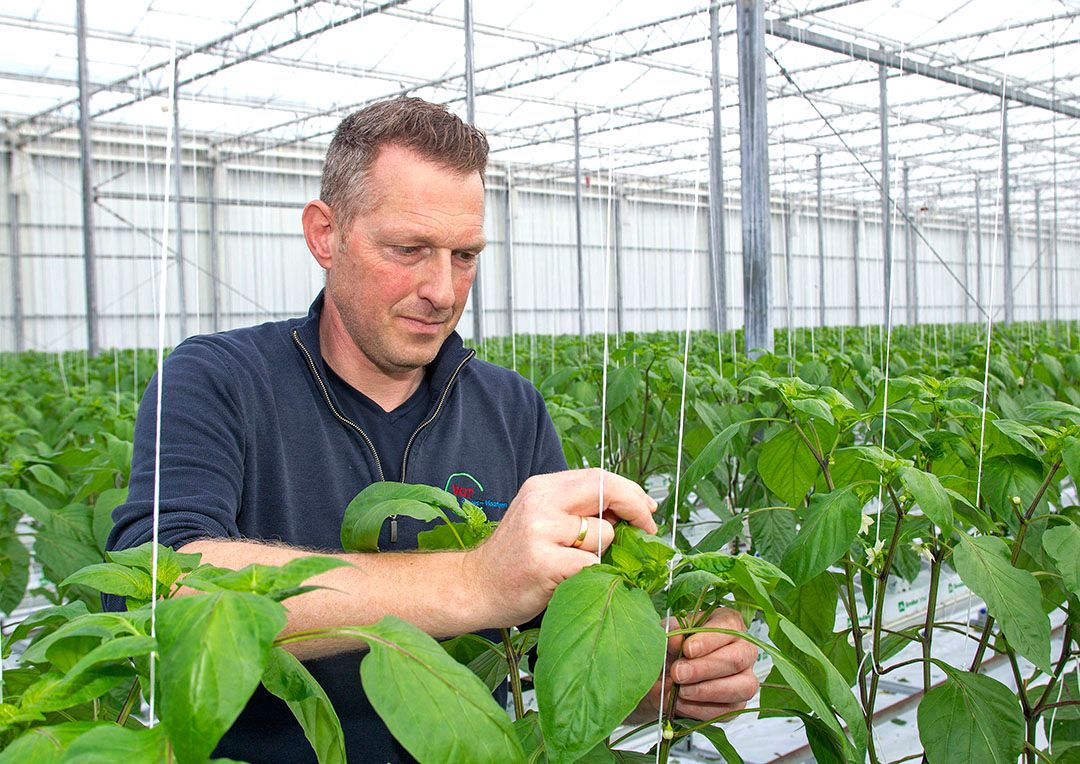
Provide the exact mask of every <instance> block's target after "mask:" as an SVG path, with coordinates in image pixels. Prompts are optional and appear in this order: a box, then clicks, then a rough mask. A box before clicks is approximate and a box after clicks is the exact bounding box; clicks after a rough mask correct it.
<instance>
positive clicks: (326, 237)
mask: <svg viewBox="0 0 1080 764" xmlns="http://www.w3.org/2000/svg"><path fill="white" fill-rule="evenodd" d="M300 219H301V221H302V222H303V226H304V241H306V242H307V246H308V249H309V250H311V254H312V256H313V257H314V258H315V261H316V262H317V263H318V264H319V266H320V267H321V268H322V269H323V270H326V271H328V270H330V266H331V265H333V261H334V255H335V254H336V253H337V242H338V238H339V235H340V232H339V230H338V224H337V219H336V218H335V217H334V212H333V210H331V209H330V208H329V207H328V206H327V205H326V202H323V201H322V200H320V199H315V200H314V201H311V202H308V203H307V206H305V207H304V212H303V214H302V215H301V216H300Z"/></svg>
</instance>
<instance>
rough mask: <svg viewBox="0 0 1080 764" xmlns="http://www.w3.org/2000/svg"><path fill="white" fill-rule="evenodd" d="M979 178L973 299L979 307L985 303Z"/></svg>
mask: <svg viewBox="0 0 1080 764" xmlns="http://www.w3.org/2000/svg"><path fill="white" fill-rule="evenodd" d="M979 194H980V189H979V176H978V175H976V176H975V297H976V299H978V301H979V307H980V308H981V307H983V306H984V305H985V304H986V302H985V300H984V299H983V247H982V245H983V240H982V201H981V199H980V197H979Z"/></svg>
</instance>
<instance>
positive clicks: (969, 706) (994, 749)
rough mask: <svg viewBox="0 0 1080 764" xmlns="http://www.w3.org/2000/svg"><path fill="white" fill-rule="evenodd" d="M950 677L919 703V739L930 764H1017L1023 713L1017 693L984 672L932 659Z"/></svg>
mask: <svg viewBox="0 0 1080 764" xmlns="http://www.w3.org/2000/svg"><path fill="white" fill-rule="evenodd" d="M935 663H937V664H938V665H939V666H940V667H941V668H942V669H943V670H944V671H945V673H946V674H947V675H948V676H947V677H946V679H945V682H944V683H943V684H942V685H941V686H940V687H935V688H934V689H932V690H930V692H928V693H926V696H925V697H924V698H923V699H922V701H921V702H920V703H919V711H918V720H919V740H920V741H922V744H923V748H924V749H925V751H926V758H927V761H928V762H929V763H930V764H958V763H960V762H970V764H983V762H992V764H1016V760H1017V758H1018V757H1019V756H1020V751H1021V749H1022V748H1023V745H1024V717H1023V714H1022V713H1021V710H1020V702H1019V701H1018V700H1017V698H1016V694H1015V693H1014V692H1013V691H1012V690H1010V689H1009V688H1008V687H1006V686H1005V685H1003V684H1001V683H1000V682H998V681H997V680H995V679H991V678H990V677H988V676H985V675H983V674H972V673H968V672H966V671H958V670H957V669H954V668H953V667H952V666H948V665H946V664H943V663H941V662H938V661H935Z"/></svg>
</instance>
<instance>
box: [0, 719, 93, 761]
mask: <svg viewBox="0 0 1080 764" xmlns="http://www.w3.org/2000/svg"><path fill="white" fill-rule="evenodd" d="M97 725H98V722H89V721H88V722H64V723H63V724H54V725H52V726H50V727H35V728H34V729H32V730H29V731H28V732H24V733H23V734H22V735H21V736H20V737H18V738H16V739H15V741H14V742H13V743H11V745H9V746H8V747H7V748H5V749H3V750H2V751H0V764H59V762H60V761H61V760H62V758H63V755H64V751H65V750H66V749H67V747H68V746H69V745H71V743H72V741H74V740H75V739H77V738H78V737H79V736H80V735H83V734H85V733H87V732H89V731H90V730H92V729H94V727H96V726H97Z"/></svg>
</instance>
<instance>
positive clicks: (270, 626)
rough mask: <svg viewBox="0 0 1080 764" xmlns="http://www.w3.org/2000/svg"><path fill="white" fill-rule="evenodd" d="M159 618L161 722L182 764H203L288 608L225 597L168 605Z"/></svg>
mask: <svg viewBox="0 0 1080 764" xmlns="http://www.w3.org/2000/svg"><path fill="white" fill-rule="evenodd" d="M157 613H158V615H157V635H158V645H159V650H160V664H161V670H160V673H159V677H160V680H159V681H160V683H161V692H160V702H161V706H160V714H161V721H162V724H164V725H165V728H166V730H168V733H169V739H170V740H172V742H173V745H174V746H175V749H176V757H177V760H178V761H179V762H181V764H186V763H187V762H198V761H203V760H205V759H206V758H207V757H208V756H209V755H210V753H211V752H212V751H213V750H214V746H216V745H217V743H218V740H220V739H221V736H222V735H224V734H225V731H226V730H228V729H229V727H230V726H232V723H233V722H234V721H236V718H237V717H238V716H239V715H240V712H241V711H242V710H243V709H244V705H245V704H246V703H247V701H248V698H250V697H251V694H252V693H253V692H254V691H255V688H256V687H258V685H259V680H260V679H261V678H262V675H263V671H264V669H265V666H266V663H267V661H268V660H269V656H270V646H271V643H272V642H273V640H274V637H276V636H277V634H278V632H280V631H281V629H282V628H283V627H284V626H285V608H284V607H282V606H281V605H279V604H277V603H274V602H271V601H270V600H268V599H266V598H263V597H258V596H256V595H254V594H247V593H244V592H230V591H223V592H214V593H213V594H195V595H190V596H187V597H179V598H176V599H170V600H165V601H164V602H162V603H161V605H160V606H159V607H158V611H157Z"/></svg>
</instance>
